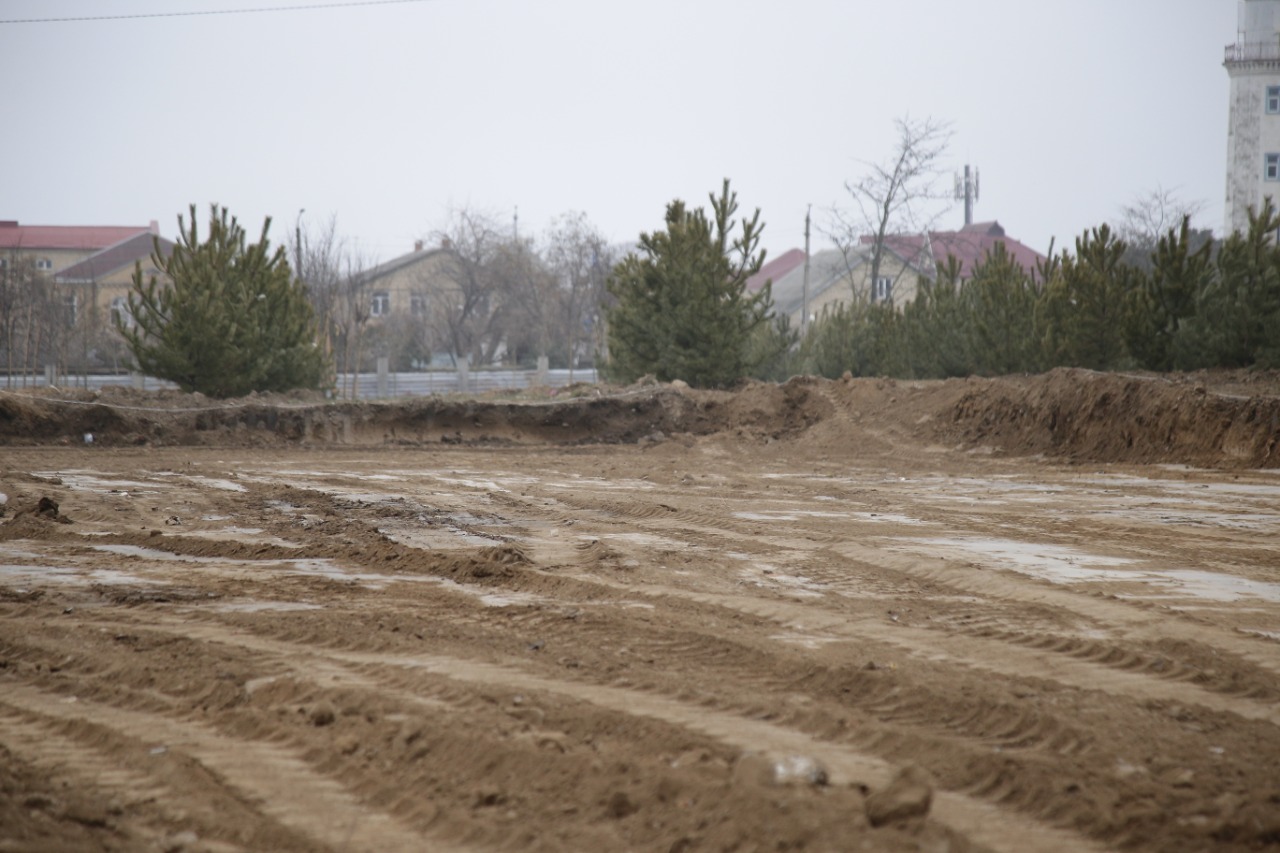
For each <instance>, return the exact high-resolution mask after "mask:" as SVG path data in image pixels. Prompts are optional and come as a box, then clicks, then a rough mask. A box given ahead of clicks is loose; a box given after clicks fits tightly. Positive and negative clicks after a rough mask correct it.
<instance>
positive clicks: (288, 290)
mask: <svg viewBox="0 0 1280 853" xmlns="http://www.w3.org/2000/svg"><path fill="white" fill-rule="evenodd" d="M178 227H179V231H180V232H181V237H180V239H179V243H178V244H177V245H176V246H175V247H174V250H173V254H172V255H170V256H168V257H166V256H164V255H163V254H162V253H161V252H160V250H159V244H158V243H157V244H156V249H155V251H154V252H153V253H152V256H151V260H152V263H154V264H155V266H156V267H157V268H158V269H160V270H162V271H163V272H164V273H165V274H166V275H167V277H168V279H169V282H170V283H163V284H162V283H160V282H159V281H158V280H157V278H156V276H154V275H153V276H151V278H150V280H149V281H144V280H143V274H142V265H141V263H139V264H138V265H137V266H136V267H135V269H134V274H133V286H132V288H131V290H130V293H129V317H128V318H125V319H122V321H121V322H120V325H119V329H120V332H121V334H122V335H123V336H124V338H125V342H126V343H127V344H128V346H129V349H130V351H131V352H132V353H133V357H134V359H135V360H136V361H137V364H138V368H139V369H140V370H142V371H143V372H145V373H147V374H150V375H152V376H156V377H158V378H161V379H168V380H170V381H172V382H176V383H177V384H178V386H179V387H180V388H182V389H183V390H184V391H198V392H200V393H203V394H208V395H209V396H212V397H233V396H239V395H243V394H247V393H249V392H251V391H285V390H289V389H293V388H321V387H323V386H324V385H325V384H326V381H327V379H328V377H329V364H328V361H327V358H326V356H325V355H324V353H323V350H322V349H321V348H320V347H319V346H318V345H317V341H316V324H315V314H314V312H313V310H312V308H311V304H310V303H309V302H308V300H307V296H306V292H305V291H304V289H303V287H302V284H301V282H299V281H297V280H296V279H295V278H294V277H293V273H292V271H291V270H290V268H289V263H288V261H287V259H286V257H285V251H284V248H283V247H278V248H277V249H276V250H275V251H274V252H272V251H271V248H270V243H269V241H268V239H267V231H268V229H269V228H270V227H271V219H270V218H269V217H268V218H267V220H266V221H265V222H264V223H263V226H262V236H261V238H260V239H259V241H258V242H257V243H252V244H249V243H247V242H246V239H245V232H244V230H243V229H242V228H241V227H240V225H239V223H238V222H237V221H236V219H235V217H229V216H228V213H227V209H226V208H221V209H219V208H218V207H217V205H213V206H211V209H210V216H209V235H208V238H207V239H206V240H204V241H203V242H201V241H200V239H199V234H198V233H197V227H196V209H195V205H192V206H191V224H190V228H188V227H187V226H186V223H185V222H184V221H183V218H182V217H181V216H179V217H178Z"/></svg>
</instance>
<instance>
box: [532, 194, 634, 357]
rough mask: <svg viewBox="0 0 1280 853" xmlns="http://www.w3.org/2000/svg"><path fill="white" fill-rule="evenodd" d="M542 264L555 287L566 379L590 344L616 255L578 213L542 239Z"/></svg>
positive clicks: (558, 222) (567, 216)
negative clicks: (566, 373) (547, 268)
mask: <svg viewBox="0 0 1280 853" xmlns="http://www.w3.org/2000/svg"><path fill="white" fill-rule="evenodd" d="M545 254H546V261H547V265H548V267H550V269H551V271H552V273H553V274H554V276H555V278H556V281H557V282H558V285H559V295H560V299H559V313H560V316H559V318H558V319H559V322H558V323H557V327H558V329H559V334H561V335H562V336H563V339H564V343H565V350H566V354H567V360H568V365H567V366H568V368H569V378H570V380H572V378H573V370H574V368H575V367H576V366H577V364H578V359H579V357H580V353H579V348H580V347H581V346H582V344H583V342H588V343H589V342H590V340H591V336H592V333H593V327H594V326H595V324H596V321H597V319H598V317H599V315H600V309H601V305H602V303H603V301H604V299H605V295H606V290H605V283H606V282H607V281H608V279H609V272H610V271H611V270H612V269H613V265H614V263H615V261H616V260H617V258H616V254H617V253H616V252H615V251H614V250H613V248H612V247H610V246H609V243H608V241H607V240H606V239H605V237H604V235H602V234H601V233H600V232H599V231H597V230H596V229H595V228H594V227H593V226H592V225H591V223H590V222H588V221H587V217H586V215H585V214H582V213H569V214H565V215H564V216H561V217H560V218H558V219H557V220H556V221H555V222H554V223H553V224H552V227H551V229H550V230H549V232H548V234H547V238H546V249H545Z"/></svg>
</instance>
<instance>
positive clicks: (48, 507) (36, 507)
mask: <svg viewBox="0 0 1280 853" xmlns="http://www.w3.org/2000/svg"><path fill="white" fill-rule="evenodd" d="M24 515H30V516H34V517H35V518H43V519H47V520H48V521H56V522H58V523H59V524H70V523H71V519H69V518H67V517H66V516H65V515H63V514H62V513H60V512H59V511H58V502H57V501H55V500H54V499H53V498H50V497H42V498H40V500H38V501H36V502H35V503H34V504H29V505H27V506H23V507H20V508H17V509H15V510H14V513H13V517H14V518H21V517H22V516H24Z"/></svg>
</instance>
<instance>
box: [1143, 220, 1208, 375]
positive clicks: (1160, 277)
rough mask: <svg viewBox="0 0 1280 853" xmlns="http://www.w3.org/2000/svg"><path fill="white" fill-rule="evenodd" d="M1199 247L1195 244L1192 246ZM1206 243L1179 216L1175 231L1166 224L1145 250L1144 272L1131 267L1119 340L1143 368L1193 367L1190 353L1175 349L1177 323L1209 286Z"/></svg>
mask: <svg viewBox="0 0 1280 853" xmlns="http://www.w3.org/2000/svg"><path fill="white" fill-rule="evenodd" d="M1197 244H1198V245H1199V248H1196V245H1197ZM1211 251H1212V244H1211V243H1210V242H1209V241H1206V240H1204V239H1203V238H1202V237H1201V236H1200V235H1199V234H1197V233H1196V232H1193V231H1192V230H1191V220H1190V217H1184V218H1183V220H1182V226H1181V228H1179V229H1178V230H1176V231H1175V230H1173V229H1170V230H1169V233H1168V234H1166V235H1164V236H1162V237H1161V238H1160V239H1159V241H1158V242H1157V243H1156V246H1155V251H1153V252H1152V253H1151V259H1150V264H1149V271H1148V272H1143V271H1142V270H1136V271H1135V286H1134V288H1133V290H1132V291H1130V295H1129V303H1128V305H1127V309H1128V310H1127V312H1126V314H1127V320H1126V323H1125V339H1126V342H1127V343H1128V346H1129V352H1130V353H1131V354H1132V355H1133V357H1134V358H1135V359H1137V361H1138V364H1139V365H1141V366H1142V367H1145V368H1147V369H1148V370H1171V369H1173V368H1175V367H1184V368H1185V367H1199V366H1202V365H1198V364H1193V363H1189V362H1191V361H1194V357H1192V356H1189V355H1188V356H1179V355H1178V353H1177V350H1178V348H1179V347H1180V342H1181V339H1182V338H1183V334H1182V332H1183V327H1184V325H1185V324H1186V322H1187V320H1188V319H1189V318H1191V317H1192V316H1193V315H1194V314H1195V312H1196V303H1197V301H1198V300H1199V299H1200V298H1201V295H1202V294H1203V293H1205V292H1206V291H1208V290H1209V288H1210V287H1211V286H1212V283H1213V280H1214V277H1215V274H1214V268H1213V266H1212V263H1211V260H1210V252H1211Z"/></svg>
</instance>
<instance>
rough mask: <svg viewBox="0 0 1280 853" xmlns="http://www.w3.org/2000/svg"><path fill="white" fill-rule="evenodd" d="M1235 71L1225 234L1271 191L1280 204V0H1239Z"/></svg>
mask: <svg viewBox="0 0 1280 853" xmlns="http://www.w3.org/2000/svg"><path fill="white" fill-rule="evenodd" d="M1223 64H1224V65H1225V66H1226V68H1227V73H1228V74H1229V75H1231V115H1230V119H1229V123H1228V128H1227V204H1226V231H1225V232H1224V236H1226V235H1229V234H1231V233H1232V232H1235V231H1244V230H1246V229H1247V228H1248V227H1249V209H1250V208H1253V209H1254V210H1258V209H1260V208H1261V206H1262V201H1263V199H1264V198H1266V197H1267V196H1271V197H1272V199H1274V200H1275V202H1276V204H1277V205H1280V0H1240V25H1239V32H1238V33H1237V36H1236V42H1235V44H1231V45H1228V46H1227V51H1226V58H1225V61H1224V63H1223Z"/></svg>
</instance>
